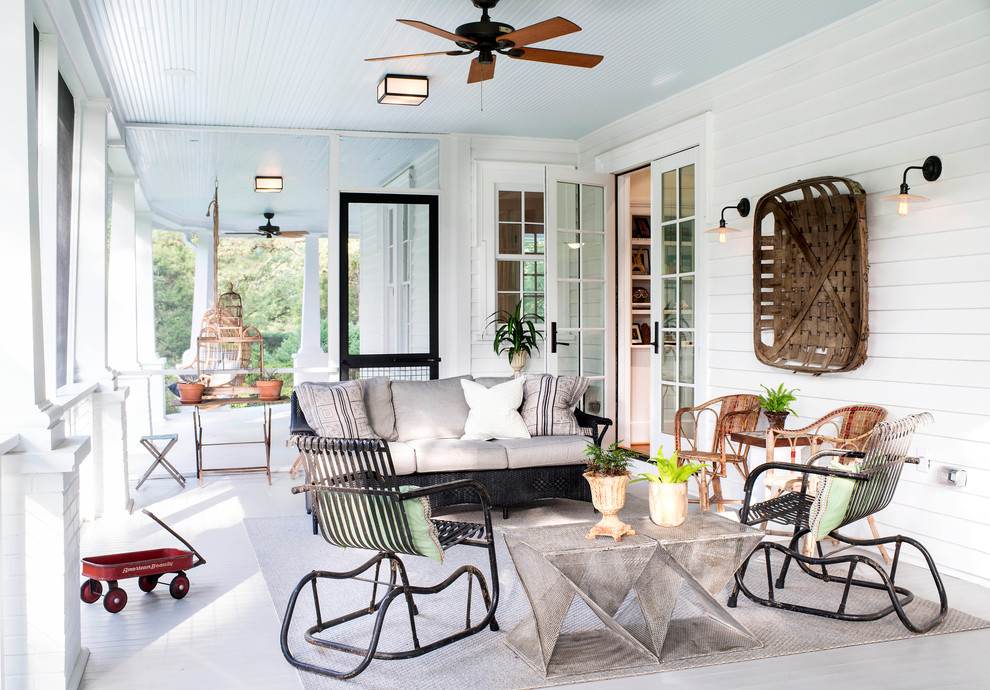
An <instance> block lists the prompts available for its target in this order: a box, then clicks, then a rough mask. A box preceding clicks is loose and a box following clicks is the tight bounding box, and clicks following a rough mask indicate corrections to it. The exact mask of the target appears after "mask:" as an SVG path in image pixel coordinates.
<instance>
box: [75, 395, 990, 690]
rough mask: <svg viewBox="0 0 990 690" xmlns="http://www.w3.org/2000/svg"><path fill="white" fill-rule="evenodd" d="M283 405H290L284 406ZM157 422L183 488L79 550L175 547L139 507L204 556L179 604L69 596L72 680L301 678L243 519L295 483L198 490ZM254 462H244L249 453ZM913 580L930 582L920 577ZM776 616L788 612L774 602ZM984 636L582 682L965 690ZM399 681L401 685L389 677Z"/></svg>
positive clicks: (284, 476) (181, 421)
mask: <svg viewBox="0 0 990 690" xmlns="http://www.w3.org/2000/svg"><path fill="white" fill-rule="evenodd" d="M276 409H277V410H278V409H279V408H276ZM282 409H283V410H285V412H287V411H288V409H287V407H286V406H282ZM279 411H280V412H281V410H279ZM229 412H230V413H231V414H221V415H216V417H215V419H211V420H210V421H211V422H212V423H213V424H215V429H216V430H217V432H218V433H220V432H221V431H223V427H227V425H228V424H229V425H230V426H229V428H227V431H226V432H225V433H228V434H235V435H236V432H235V429H236V427H237V426H238V425H239V424H240V423H241V422H240V420H241V419H242V418H243V416H245V415H243V414H238V413H237V412H238V411H236V410H233V411H229ZM258 418H259V419H260V417H258ZM253 419H254V418H252V420H253ZM251 423H252V424H254V421H252V422H251ZM166 426H167V427H168V428H166V429H165V430H164V431H165V432H166V433H167V432H169V431H172V430H173V429H174V430H175V431H176V432H177V433H179V434H180V436H181V437H182V439H183V441H184V442H185V443H183V442H180V444H179V445H178V446H176V449H175V450H173V452H172V453H170V457H171V456H172V454H175V453H176V451H179V452H178V454H176V455H175V457H174V458H173V459H174V460H176V461H178V462H176V464H177V465H178V466H179V468H180V470H182V471H184V472H185V473H186V474H187V477H188V479H187V485H186V488H185V489H181V488H180V487H179V485H178V484H177V483H176V482H175V481H174V480H173V479H171V478H169V477H167V476H165V475H164V471H163V470H161V469H159V470H157V471H156V474H155V475H154V476H155V477H156V478H153V479H149V480H148V482H146V483H145V485H144V486H142V488H141V490H140V491H133V483H132V495H133V497H134V499H135V506H134V513H133V514H131V515H118V516H111V517H104V518H101V519H99V520H95V521H92V522H88V523H86V524H85V525H84V527H83V532H82V554H83V555H84V556H89V555H101V554H109V553H118V552H125V551H134V550H139V549H146V548H163V547H172V546H179V547H180V548H181V545H180V544H178V543H177V542H176V541H175V539H174V538H173V537H172V536H171V535H169V534H168V533H167V532H165V531H164V530H162V529H161V528H160V527H159V526H158V525H157V524H155V523H154V522H153V521H152V520H150V519H149V518H147V517H146V516H144V515H143V514H141V513H140V509H141V508H145V507H147V508H149V509H150V510H151V511H152V512H154V513H155V514H156V515H158V517H160V518H161V519H163V520H164V521H165V522H166V523H168V524H169V525H171V526H172V528H173V529H175V530H176V531H177V532H178V533H179V534H181V535H182V536H183V537H185V538H186V539H187V540H188V541H189V542H190V543H191V544H192V545H193V546H194V547H195V548H196V549H197V550H198V551H200V552H201V553H202V554H203V555H204V556H205V557H206V558H207V561H208V563H207V564H206V565H204V566H203V567H200V568H196V569H194V570H191V571H189V578H190V580H191V586H190V591H189V596H187V597H186V598H185V599H183V600H180V601H176V600H174V599H172V598H171V597H170V596H169V595H168V591H167V587H165V586H162V585H159V587H158V588H157V589H156V590H155V591H154V592H153V593H151V594H144V593H143V592H141V591H140V590H139V589H138V587H137V581H136V580H125V581H122V583H121V584H122V586H123V587H124V589H125V590H126V591H127V594H128V597H129V600H128V603H127V606H126V607H125V608H124V610H123V611H121V612H120V613H118V614H116V615H111V614H109V613H107V612H106V611H105V610H104V609H103V607H102V603H101V602H98V603H96V604H92V605H85V604H82V603H80V606H82V607H83V610H82V643H83V645H84V646H85V647H88V648H89V650H90V653H91V656H90V659H89V664H88V666H87V668H86V672H85V675H84V678H83V683H82V687H83V688H85V689H86V690H113V689H116V688H127V689H132V688H166V687H182V688H188V689H190V690H195V689H198V688H210V689H212V688H239V689H244V690H248V689H253V688H258V689H268V688H279V689H280V688H301V687H302V686H301V684H300V682H299V678H298V676H297V674H296V671H295V670H294V669H292V668H291V667H290V666H289V665H288V664H287V663H286V662H285V661H284V659H283V658H282V655H281V652H280V650H279V644H278V631H279V625H280V618H281V612H280V611H278V612H277V611H275V608H274V606H273V604H272V601H271V599H270V597H269V595H268V592H267V589H266V586H265V582H264V581H263V579H262V576H261V573H260V571H259V569H258V563H257V561H256V559H255V556H254V551H253V550H252V547H251V544H250V542H249V540H248V537H247V533H246V532H245V530H244V527H243V525H242V520H243V519H244V518H245V517H267V516H281V515H291V514H298V513H300V512H301V511H302V510H303V505H302V503H303V499H302V497H301V496H293V495H291V494H290V492H289V487H290V486H292V485H293V484H294V483H296V482H294V481H293V480H291V479H290V478H289V474H288V472H286V471H282V472H278V473H276V474H275V475H273V481H272V486H269V485H268V483H267V482H266V481H265V478H264V475H242V476H213V477H207V478H206V480H205V486H204V487H203V488H202V489H200V488H199V484H198V482H197V481H196V480H195V478H194V477H193V476H192V470H191V468H192V467H194V463H193V462H192V461H191V452H192V451H191V443H190V442H189V439H191V426H192V425H191V421H190V420H189V415H188V414H182V415H179V416H178V418H176V419H170V420H169V422H168V424H167V425H166ZM280 427H282V428H281V429H280ZM207 431H208V432H209V431H210V429H209V428H208V429H207ZM251 433H252V434H254V433H255V431H252V432H251ZM285 435H286V434H285V426H284V425H283V424H280V423H278V421H277V422H276V430H275V432H274V434H273V439H274V440H273V451H275V452H276V453H277V456H273V465H275V466H276V467H279V468H282V467H286V468H287V466H288V464H289V463H291V458H292V454H291V453H288V452H287V449H285V448H284V447H283V445H282V444H283V442H284V439H285ZM246 449H249V450H246ZM138 451H140V454H139V453H138ZM209 451H212V454H211V456H210V457H211V458H215V461H214V463H213V464H226V463H227V462H228V459H227V458H230V457H237V456H238V455H243V454H245V453H248V454H250V456H249V457H251V458H258V457H263V456H262V455H261V453H262V449H261V447H260V446H241V447H237V446H234V447H229V448H214V449H208V452H209ZM184 453H189V455H183V454H184ZM130 461H131V463H132V468H133V469H132V474H135V475H137V476H140V474H142V473H143V470H144V468H146V467H147V466H148V463H150V456H148V455H147V454H146V453H144V452H143V450H141V449H140V448H138V449H137V451H132V453H131V460H130ZM254 463H255V461H254V460H251V461H250V462H249V463H248V464H254ZM231 464H233V461H231ZM630 490H632V491H637V492H638V491H641V490H644V489H643V486H642V485H634V486H632V487H630ZM314 539H318V537H314ZM902 567H903V568H904V570H903V572H902V573H900V575H899V579H903V581H904V584H905V585H906V586H908V587H912V584H913V583H912V580H913V579H914V578H915V577H917V576H918V575H919V572H918V569H916V568H913V567H911V566H902ZM945 580H946V588H947V590H948V593H949V602H950V605H952V606H953V607H955V608H958V609H960V610H963V611H966V612H968V613H971V614H973V615H977V616H981V617H983V618H990V589H986V588H983V587H979V586H977V585H974V584H971V583H967V582H963V581H961V580H958V579H955V578H951V577H947V578H945ZM81 582H82V580H81V579H80V583H81ZM920 591H921V592H925V591H927V589H926V588H925V587H921V588H920ZM77 601H78V600H77ZM781 615H799V614H791V613H784V612H782V613H781ZM808 621H809V624H813V622H814V618H812V617H808ZM851 625H853V624H851ZM988 646H990V630H979V631H973V632H967V633H958V634H952V635H940V636H936V637H929V638H924V639H907V640H900V641H895V642H888V643H884V644H880V645H863V646H859V647H852V648H847V649H837V650H830V651H823V652H816V653H812V654H799V655H795V656H790V657H779V658H775V659H765V660H759V661H750V662H743V663H736V664H726V665H722V666H710V667H706V668H699V669H690V670H685V671H675V672H669V673H664V674H662V675H653V676H640V677H637V678H622V679H616V680H613V681H602V682H595V683H588V684H583V685H581V686H580V687H581V688H586V689H589V690H591V689H593V688H610V689H614V688H652V687H656V686H657V684H658V683H662V684H663V685H664V686H665V687H691V688H713V689H714V688H718V689H719V690H724V689H725V688H778V687H779V688H790V687H793V686H794V683H795V682H796V681H797V679H799V678H800V684H801V686H802V687H803V688H826V687H827V688H833V687H835V686H836V685H840V684H846V685H847V686H848V687H865V686H867V685H869V686H874V687H899V688H934V687H938V688H946V687H976V686H978V685H980V683H981V682H985V659H984V656H983V655H984V654H985V650H986V649H987V648H988ZM376 663H388V662H376ZM396 686H397V687H400V686H401V687H412V686H411V685H409V683H408V682H403V681H402V680H400V679H397V681H396Z"/></svg>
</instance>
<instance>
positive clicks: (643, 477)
mask: <svg viewBox="0 0 990 690" xmlns="http://www.w3.org/2000/svg"><path fill="white" fill-rule="evenodd" d="M652 460H653V463H654V466H655V467H656V470H657V471H656V474H654V473H652V472H643V473H642V474H639V475H637V476H636V477H635V478H634V479H632V480H631V481H633V482H641V481H648V482H650V520H652V521H653V522H654V523H655V524H657V525H660V526H661V527H677V526H678V525H680V524H681V523H683V522H684V520H685V518H687V506H688V495H687V482H688V479H690V478H691V476H692V475H694V473H695V472H697V471H698V470H701V469H702V468H704V465H700V464H692V463H687V464H684V465H681V466H680V467H678V466H677V451H674V452H673V453H672V454H671V456H670V457H669V458H668V457H664V454H663V446H660V448H659V449H658V450H657V454H656V456H655V457H653V458H652Z"/></svg>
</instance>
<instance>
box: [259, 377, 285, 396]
mask: <svg viewBox="0 0 990 690" xmlns="http://www.w3.org/2000/svg"><path fill="white" fill-rule="evenodd" d="M254 385H255V386H257V388H258V397H259V398H260V399H261V400H278V396H280V395H281V394H282V380H281V379H274V380H272V381H255V382H254Z"/></svg>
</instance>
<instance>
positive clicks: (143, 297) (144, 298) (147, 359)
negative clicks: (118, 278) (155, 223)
mask: <svg viewBox="0 0 990 690" xmlns="http://www.w3.org/2000/svg"><path fill="white" fill-rule="evenodd" d="M139 201H140V202H141V203H138V211H137V214H136V215H135V217H134V255H135V260H136V261H135V277H136V279H137V291H136V293H137V337H138V342H137V347H138V362H140V364H141V368H142V369H162V368H164V367H165V358H164V357H159V356H158V352H157V351H156V349H155V348H156V345H155V286H154V266H153V261H152V251H151V209H150V208H148V205H147V202H144V201H143V198H142V199H140V200H139ZM146 381H147V385H148V412H149V431H148V433H154V427H155V425H156V424H160V423H161V422H163V421H164V420H165V377H164V376H152V377H149V378H148V379H146Z"/></svg>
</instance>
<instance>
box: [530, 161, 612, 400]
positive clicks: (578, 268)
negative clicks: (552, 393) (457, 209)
mask: <svg viewBox="0 0 990 690" xmlns="http://www.w3.org/2000/svg"><path fill="white" fill-rule="evenodd" d="M614 186H615V182H614V178H613V177H612V175H603V174H596V173H587V172H580V171H576V170H561V169H554V168H548V169H547V183H546V193H547V215H546V218H547V225H548V231H549V232H548V235H547V236H548V237H549V238H550V241H549V242H548V243H547V248H546V251H547V264H546V274H547V318H546V320H547V334H546V338H547V367H548V371H549V372H550V373H553V374H557V375H561V376H563V375H567V376H585V377H587V378H589V379H591V383H590V384H589V386H588V390H587V392H586V393H585V396H584V401H583V405H582V406H581V407H582V408H583V409H584V410H586V411H588V412H591V413H592V414H600V415H605V416H611V415H614V409H612V408H613V405H612V401H614V398H615V393H614V390H613V388H612V387H613V385H614V381H615V372H614V367H615V354H614V353H615V343H614V338H613V337H610V336H609V333H610V332H611V328H612V326H611V324H613V323H614V322H615V288H614V285H615V276H614V264H615V257H614V254H613V252H614V247H613V243H612V242H606V238H607V237H612V236H613V235H614V222H615V211H614V200H615V190H614Z"/></svg>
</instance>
